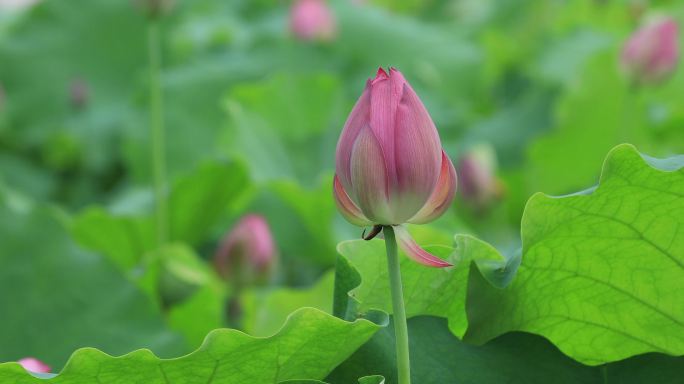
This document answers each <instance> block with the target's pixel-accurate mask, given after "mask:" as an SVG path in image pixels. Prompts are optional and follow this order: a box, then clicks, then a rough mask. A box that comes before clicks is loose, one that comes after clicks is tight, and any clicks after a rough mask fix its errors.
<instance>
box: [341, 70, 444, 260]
mask: <svg viewBox="0 0 684 384" xmlns="http://www.w3.org/2000/svg"><path fill="white" fill-rule="evenodd" d="M455 192H456V171H455V170H454V166H453V164H452V163H451V160H450V159H449V157H448V156H447V155H446V154H445V153H444V151H443V150H442V144H441V142H440V139H439V134H438V133H437V129H436V128H435V125H434V123H433V122H432V119H431V118H430V115H429V114H428V112H427V110H426V109H425V107H424V106H423V103H422V102H421V101H420V99H419V98H418V95H416V93H415V92H414V91H413V89H412V88H411V86H410V85H409V83H408V82H407V81H406V80H405V79H404V76H403V75H402V74H401V72H399V71H397V70H396V69H394V68H390V70H389V74H388V73H387V72H385V70H383V69H382V68H380V69H379V70H378V73H377V75H376V77H375V79H372V80H371V79H369V80H368V82H367V83H366V89H365V90H364V92H363V94H362V95H361V97H360V98H359V100H358V101H357V103H356V105H355V106H354V109H353V110H352V112H351V114H350V115H349V118H348V119H347V122H346V123H345V125H344V129H343V131H342V135H341V136H340V140H339V141H338V143H337V154H336V174H335V180H334V193H335V201H336V203H337V206H338V209H339V210H340V212H341V213H342V215H343V216H344V217H345V218H346V219H347V220H348V221H349V222H350V223H352V224H355V225H359V226H369V225H374V226H378V225H393V226H396V225H400V224H403V223H414V224H422V223H427V222H430V221H432V220H434V219H436V218H437V217H439V216H441V215H442V214H443V213H444V212H445V211H446V210H447V209H448V208H449V206H450V204H451V201H452V200H453V197H454V193H455ZM396 232H397V236H398V237H399V240H400V241H399V244H400V245H402V244H403V245H407V244H408V243H409V242H412V241H413V240H411V239H410V237H409V239H405V238H402V236H404V235H405V236H408V232H406V231H402V230H399V231H396ZM409 240H410V241H409ZM413 244H415V243H413ZM416 247H417V246H416ZM416 247H413V246H406V247H404V250H405V251H406V253H407V254H408V255H409V256H412V257H414V258H415V259H416V260H417V261H420V262H423V263H424V264H428V265H433V266H444V264H446V263H444V262H443V261H441V260H440V259H438V258H436V257H434V256H433V257H434V259H432V260H431V261H430V262H425V257H424V256H425V255H420V256H419V255H418V254H417V252H416V250H415V248H416ZM423 252H424V251H423ZM447 265H448V264H447Z"/></svg>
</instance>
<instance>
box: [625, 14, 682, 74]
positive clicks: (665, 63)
mask: <svg viewBox="0 0 684 384" xmlns="http://www.w3.org/2000/svg"><path fill="white" fill-rule="evenodd" d="M677 34H678V27H677V23H676V22H675V21H674V20H672V19H670V18H665V19H658V20H655V21H651V22H650V23H648V24H646V25H645V26H643V27H641V28H640V29H639V30H637V31H636V32H635V33H634V34H633V35H632V36H631V37H630V38H629V40H628V41H627V43H626V44H625V46H624V47H623V49H622V57H621V65H622V67H623V68H624V70H625V71H626V72H627V74H628V75H629V76H630V77H632V78H633V79H634V80H635V81H636V82H638V83H657V82H659V81H662V80H664V79H665V78H667V77H668V76H669V75H670V74H671V73H672V72H673V71H674V70H675V68H676V66H677V61H678V59H679V42H678V36H677Z"/></svg>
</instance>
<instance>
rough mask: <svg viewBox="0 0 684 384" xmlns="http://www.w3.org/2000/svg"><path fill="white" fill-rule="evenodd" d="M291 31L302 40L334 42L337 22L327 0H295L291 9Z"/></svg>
mask: <svg viewBox="0 0 684 384" xmlns="http://www.w3.org/2000/svg"><path fill="white" fill-rule="evenodd" d="M290 30H291V31H292V33H293V35H294V36H295V37H297V38H298V39H300V40H305V41H312V40H321V41H328V40H332V39H333V38H334V37H335V34H336V33H337V22H336V20H335V16H334V15H333V13H332V11H331V10H330V8H329V7H328V4H327V3H326V2H325V0H295V2H294V4H292V8H291V9H290Z"/></svg>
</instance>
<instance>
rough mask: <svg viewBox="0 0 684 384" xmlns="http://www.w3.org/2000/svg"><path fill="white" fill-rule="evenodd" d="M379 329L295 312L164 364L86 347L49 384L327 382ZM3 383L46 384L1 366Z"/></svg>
mask: <svg viewBox="0 0 684 384" xmlns="http://www.w3.org/2000/svg"><path fill="white" fill-rule="evenodd" d="M379 328H380V325H378V324H375V323H372V322H370V321H368V320H358V321H355V322H353V323H349V322H346V321H343V320H340V319H337V318H335V317H332V316H330V315H327V314H325V313H323V312H320V311H318V310H315V309H312V308H304V309H301V310H299V311H297V312H295V313H293V314H292V315H291V316H290V317H289V319H288V321H287V322H286V323H285V325H284V326H283V328H282V329H281V330H280V331H279V332H278V333H277V334H276V335H274V336H272V337H267V338H256V337H252V336H249V335H246V334H244V333H242V332H239V331H236V330H228V329H219V330H215V331H213V332H211V333H210V334H209V335H208V336H207V338H206V340H205V342H204V343H203V344H202V346H201V347H200V348H199V349H198V350H197V351H195V352H193V353H191V354H189V355H187V356H183V357H180V358H176V359H170V360H162V359H159V358H158V357H156V356H155V355H154V354H153V353H151V352H150V351H149V350H138V351H134V352H131V353H129V354H127V355H124V356H121V357H111V356H108V355H106V354H104V353H102V352H100V351H98V350H95V349H92V348H85V349H81V350H78V351H76V352H75V353H74V355H73V356H72V357H71V359H70V360H69V362H68V363H67V365H66V366H65V367H64V369H63V370H62V372H61V373H60V374H59V375H57V376H55V377H53V378H52V379H50V380H49V381H48V382H49V383H68V384H79V383H84V384H86V383H87V384H90V383H92V382H94V381H95V382H103V383H111V384H115V383H122V384H123V383H135V382H140V383H141V382H145V383H173V382H179V383H181V382H182V383H278V382H280V381H284V380H293V379H313V380H318V379H322V378H324V377H325V376H326V375H327V374H328V373H329V372H330V371H331V370H332V369H333V368H334V367H335V366H337V365H338V364H339V363H340V362H342V361H343V360H344V359H346V358H347V357H348V356H349V355H351V354H352V353H353V352H354V351H355V350H356V349H357V348H358V347H359V346H361V345H362V344H363V343H364V342H366V341H367V340H368V339H369V338H370V337H371V336H372V335H373V334H374V333H375V332H376V331H377V330H378V329H379ZM0 381H2V382H11V383H16V384H24V383H42V382H43V381H41V380H40V379H37V378H35V377H33V376H31V375H30V374H28V373H27V372H26V371H25V370H24V369H23V368H21V366H20V365H19V364H17V363H5V364H2V365H0Z"/></svg>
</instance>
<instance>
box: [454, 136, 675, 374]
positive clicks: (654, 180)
mask: <svg viewBox="0 0 684 384" xmlns="http://www.w3.org/2000/svg"><path fill="white" fill-rule="evenodd" d="M682 166H684V156H679V157H674V158H670V159H665V160H657V159H653V158H649V157H646V156H641V155H640V154H639V153H638V152H637V151H636V149H635V148H634V147H632V146H630V145H621V146H618V147H616V148H615V149H613V150H612V151H611V152H610V154H609V155H608V157H607V159H606V160H605V163H604V167H603V172H602V175H601V181H600V183H599V186H598V187H597V188H596V189H591V190H588V191H585V192H582V193H579V194H575V195H570V196H565V197H550V196H546V195H543V194H537V195H535V196H533V197H532V198H531V199H530V201H529V202H528V205H527V209H526V210H525V214H524V217H523V221H522V235H523V246H524V247H523V262H522V265H521V266H520V271H519V273H518V276H517V277H516V279H515V281H514V283H513V284H512V285H511V286H510V287H509V288H507V289H504V290H500V289H492V288H489V287H488V284H486V283H485V282H484V281H483V280H482V279H481V278H479V277H478V275H477V274H476V273H473V274H471V275H470V276H471V279H470V283H469V294H468V319H469V323H470V327H469V329H468V333H467V335H466V338H467V339H470V340H473V341H477V342H482V341H485V340H488V339H491V338H492V337H495V336H497V335H500V334H502V333H505V332H508V331H513V330H520V331H527V332H533V333H537V334H540V335H543V336H545V337H547V338H548V339H549V340H551V341H552V342H553V343H554V344H556V345H557V346H558V347H559V348H560V350H561V351H563V352H564V353H566V354H568V355H569V356H571V357H573V358H575V359H577V360H579V361H581V362H583V363H586V364H592V365H595V364H601V363H604V362H610V361H616V360H620V359H624V358H626V357H629V356H633V355H637V354H642V353H646V352H661V353H665V354H670V355H682V354H684V306H683V305H682V299H681V296H680V292H681V291H682V290H684V170H683V169H682ZM491 251H492V252H495V251H494V250H493V249H492V250H491Z"/></svg>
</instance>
